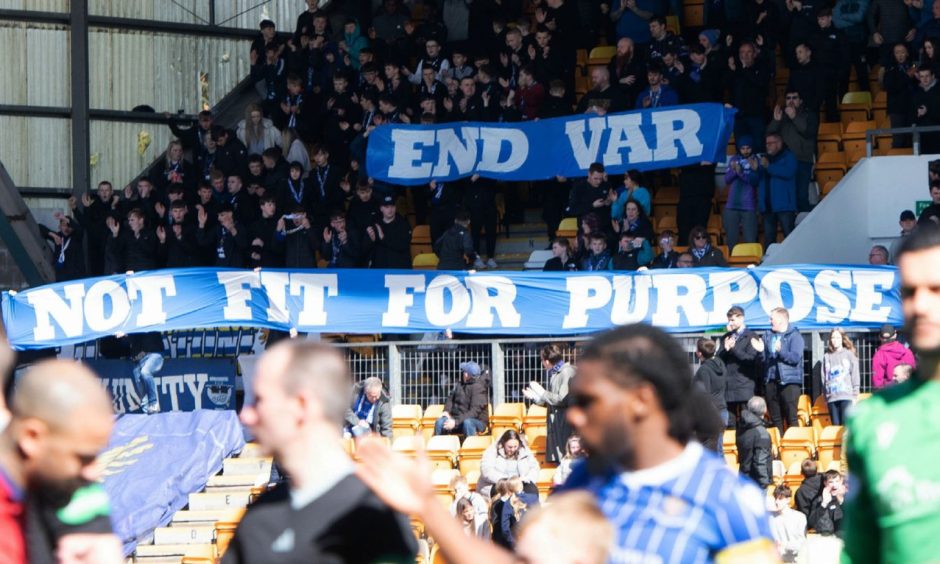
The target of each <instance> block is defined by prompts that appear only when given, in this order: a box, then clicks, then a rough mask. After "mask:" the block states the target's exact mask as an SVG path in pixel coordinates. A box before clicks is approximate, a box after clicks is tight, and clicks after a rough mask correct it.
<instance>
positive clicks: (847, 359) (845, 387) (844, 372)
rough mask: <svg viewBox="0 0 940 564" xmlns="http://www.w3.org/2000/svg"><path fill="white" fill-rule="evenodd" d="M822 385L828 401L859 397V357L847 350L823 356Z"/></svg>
mask: <svg viewBox="0 0 940 564" xmlns="http://www.w3.org/2000/svg"><path fill="white" fill-rule="evenodd" d="M822 383H823V388H824V389H825V391H826V401H830V402H833V401H843V400H850V401H851V400H854V399H855V398H857V397H858V387H859V383H860V382H859V376H858V356H856V355H855V353H853V352H851V351H849V350H847V349H839V350H837V351H834V352H827V353H826V354H825V356H823V364H822Z"/></svg>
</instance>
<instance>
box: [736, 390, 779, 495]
mask: <svg viewBox="0 0 940 564" xmlns="http://www.w3.org/2000/svg"><path fill="white" fill-rule="evenodd" d="M765 413H767V403H766V402H765V401H764V398H762V397H760V396H754V397H752V398H751V399H750V400H749V401H748V402H747V408H746V409H745V410H744V411H743V412H742V414H741V420H740V422H739V423H738V431H737V443H738V463H739V470H740V472H741V475H743V476H747V477H749V478H751V479H752V480H754V481H755V482H757V485H759V486H760V487H761V489H765V488H766V487H767V486H769V485H770V484H771V483H772V482H773V457H772V456H771V450H770V446H771V442H770V433H768V432H767V429H766V428H765V427H764V414H765Z"/></svg>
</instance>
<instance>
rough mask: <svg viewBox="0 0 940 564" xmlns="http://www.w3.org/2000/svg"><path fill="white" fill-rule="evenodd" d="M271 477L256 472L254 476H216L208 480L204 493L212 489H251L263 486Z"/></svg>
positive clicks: (268, 474)
mask: <svg viewBox="0 0 940 564" xmlns="http://www.w3.org/2000/svg"><path fill="white" fill-rule="evenodd" d="M270 476H271V474H270V472H269V473H267V474H264V473H263V472H257V473H255V474H254V475H252V474H231V475H229V474H216V475H215V476H212V477H210V478H209V482H208V483H207V484H206V491H209V490H211V489H213V488H230V487H237V486H241V487H248V488H252V487H254V486H263V485H264V484H266V483H267V482H268V478H269V477H270Z"/></svg>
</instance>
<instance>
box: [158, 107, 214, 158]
mask: <svg viewBox="0 0 940 564" xmlns="http://www.w3.org/2000/svg"><path fill="white" fill-rule="evenodd" d="M163 116H164V117H165V118H166V119H167V120H168V121H169V125H170V131H172V132H173V135H175V136H176V138H177V139H179V140H180V143H182V144H183V150H184V151H192V153H193V159H194V160H195V158H196V156H197V155H199V154H200V153H202V152H204V151H205V150H206V144H205V134H206V133H209V132H210V131H211V130H212V121H213V120H212V112H211V111H209V110H203V111H201V112H199V116H198V117H197V119H196V121H195V122H191V123H190V125H189V127H187V128H185V129H183V128H180V124H179V123H178V122H177V121H174V116H172V115H171V114H169V113H165V114H163Z"/></svg>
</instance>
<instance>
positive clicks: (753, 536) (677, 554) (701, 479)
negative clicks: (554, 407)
mask: <svg viewBox="0 0 940 564" xmlns="http://www.w3.org/2000/svg"><path fill="white" fill-rule="evenodd" d="M564 489H566V490H568V489H586V490H588V491H590V492H592V493H593V494H595V495H596V496H597V501H598V504H599V506H600V508H601V511H602V512H603V513H604V515H605V516H606V517H607V519H608V520H610V522H611V523H612V524H613V525H614V529H615V531H616V532H615V541H616V542H615V546H614V548H613V549H612V550H611V554H610V562H621V563H634V562H636V563H639V562H643V563H644V564H646V563H672V562H676V563H682V564H685V563H692V562H713V561H714V559H715V557H716V556H717V555H718V553H719V552H721V551H722V550H725V549H726V548H728V547H730V546H732V545H736V544H740V543H746V542H749V541H754V540H758V539H761V538H766V539H772V538H773V537H772V535H771V532H770V522H769V520H768V518H767V513H766V510H765V506H764V496H763V494H762V493H761V491H760V490H759V489H758V488H757V487H756V486H755V485H754V484H753V483H752V482H750V480H748V479H747V478H742V477H741V476H739V475H738V474H737V473H735V472H732V471H731V469H730V468H728V466H727V465H726V464H725V462H724V460H722V459H721V458H719V457H718V456H717V455H715V454H713V453H711V452H706V451H705V449H704V448H703V447H702V445H700V444H699V443H689V444H688V445H687V446H686V447H685V450H683V452H682V454H680V455H679V456H678V457H676V458H674V459H673V460H670V461H669V462H666V463H664V464H661V465H659V466H657V467H655V468H649V469H646V470H640V471H636V472H624V473H621V474H617V473H614V472H611V473H609V474H607V475H605V476H591V475H590V474H588V472H587V468H586V466H585V465H584V464H579V465H577V466H576V467H575V469H574V470H573V471H572V474H571V476H570V478H569V479H568V481H566V482H565V485H564Z"/></svg>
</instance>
